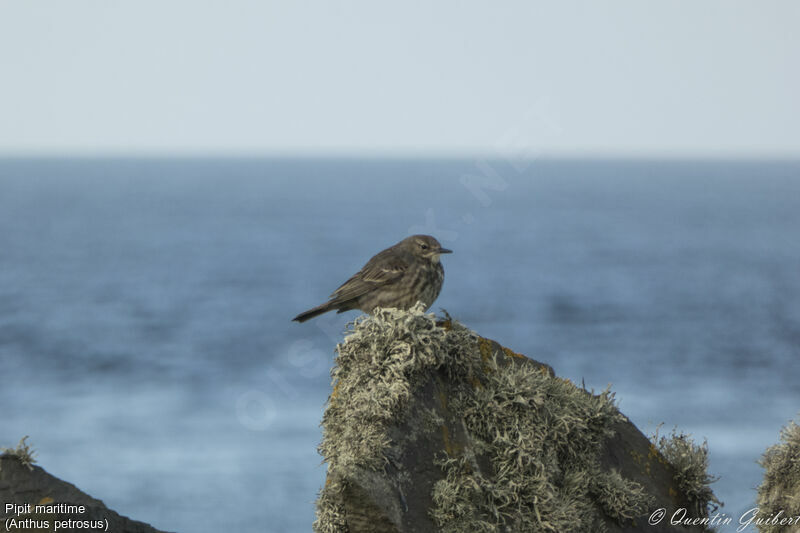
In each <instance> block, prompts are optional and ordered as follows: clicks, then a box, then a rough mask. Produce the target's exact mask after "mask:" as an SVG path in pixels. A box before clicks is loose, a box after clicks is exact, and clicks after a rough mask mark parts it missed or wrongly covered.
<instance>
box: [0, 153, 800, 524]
mask: <svg viewBox="0 0 800 533" xmlns="http://www.w3.org/2000/svg"><path fill="white" fill-rule="evenodd" d="M415 233H426V234H431V235H434V236H435V237H437V238H438V239H439V240H440V241H441V242H442V244H443V245H444V246H445V247H447V248H451V249H453V250H454V253H453V254H452V255H448V256H445V257H444V258H443V264H444V267H445V271H446V280H445V284H444V288H443V290H442V293H441V295H440V297H439V299H438V300H437V301H436V303H435V304H434V307H433V308H432V310H431V311H432V312H436V313H438V314H442V313H443V312H444V311H443V310H446V311H447V312H448V313H449V314H450V315H452V316H453V317H454V318H456V319H457V320H459V321H461V322H462V323H463V324H465V325H466V326H468V327H470V328H472V329H474V330H475V331H476V332H478V333H479V334H480V335H482V336H484V337H489V338H492V339H495V340H497V341H498V342H500V343H501V344H502V345H504V346H507V347H509V348H511V349H513V350H514V351H517V352H521V353H524V354H526V355H527V356H529V357H531V358H534V359H536V360H539V361H543V362H545V363H547V364H549V365H551V366H552V367H553V368H554V369H555V371H556V373H557V374H558V375H559V376H562V377H566V378H569V379H571V380H572V381H573V382H575V383H582V384H584V385H585V386H586V388H588V389H594V390H596V391H601V390H603V389H605V388H606V387H610V388H611V390H612V391H613V392H614V393H615V395H616V400H617V402H618V404H619V407H620V409H621V411H622V412H623V413H624V414H626V415H627V416H628V417H629V418H630V419H631V420H632V421H633V422H634V423H635V424H636V425H637V426H638V427H639V428H640V429H641V430H642V431H643V432H644V433H646V434H652V433H654V432H656V431H658V432H659V434H660V435H667V434H669V433H671V432H672V431H673V429H675V430H676V431H678V432H682V433H688V434H691V435H692V438H693V439H694V440H695V442H697V443H698V444H699V445H703V443H707V446H708V457H709V472H710V473H711V474H712V475H713V476H715V477H717V478H718V480H717V481H716V482H715V483H713V485H712V487H713V488H714V490H715V492H716V495H717V496H718V498H719V499H720V500H722V501H723V502H724V507H721V508H720V509H719V510H718V512H720V513H724V514H725V515H727V516H729V517H732V518H733V519H734V522H736V521H737V520H738V517H739V516H740V515H741V514H742V513H744V512H745V511H747V510H749V509H751V508H753V507H755V506H756V503H755V498H756V488H757V487H758V485H759V483H760V482H761V479H762V476H763V470H762V468H761V466H759V464H758V461H759V458H760V457H761V455H762V454H763V453H764V451H765V450H766V449H767V448H768V447H769V446H771V445H774V444H775V443H777V442H778V441H779V436H780V430H781V427H783V426H784V425H786V424H787V423H788V422H789V421H790V420H792V419H796V417H797V415H798V412H799V411H800V161H791V160H785V161H771V160H700V159H698V160H645V159H639V160H612V159H606V160H585V159H584V160H555V159H545V158H540V159H522V158H520V159H512V158H505V159H504V158H498V159H481V158H475V159H470V158H463V159H442V160H438V159H381V158H363V159H362V158H333V159H326V158H305V159H304V158H297V159H292V158H244V159H235V158H227V159H226V158H220V159H216V158H183V159H182V158H151V159H134V158H132V159H115V158H107V159H104V158H87V159H79V158H77V159H76V158H64V159H59V158H42V159H14V158H6V159H2V160H0V406H1V407H2V409H0V413H2V414H0V446H5V447H13V446H15V445H16V444H17V442H18V441H19V440H20V438H22V437H24V436H26V435H27V436H29V438H28V440H27V442H28V443H29V444H31V445H32V447H33V448H34V449H35V450H36V453H37V455H36V458H37V460H38V464H40V465H41V466H42V467H44V468H45V469H46V470H47V471H48V472H50V473H51V474H53V475H55V476H58V477H59V478H62V479H64V480H67V481H69V482H71V483H73V484H75V485H76V486H77V487H79V488H80V489H81V490H83V491H85V492H87V493H89V494H90V495H92V496H94V497H97V498H99V499H101V500H103V502H105V504H106V505H108V506H109V507H110V508H112V509H114V510H116V511H117V512H119V513H121V514H123V515H126V516H129V517H132V518H134V519H137V520H142V521H145V522H148V523H150V524H152V525H153V526H155V527H156V528H159V529H162V530H166V531H175V532H192V533H204V532H216V531H238V532H241V533H256V532H269V533H271V532H276V533H284V532H308V531H310V530H311V523H312V522H313V520H314V502H315V499H316V497H317V494H318V491H319V490H320V488H321V487H322V486H323V483H324V480H325V468H326V466H325V464H324V462H323V459H322V457H321V456H320V455H319V454H318V453H317V446H318V444H319V442H320V439H321V429H320V421H321V418H322V413H323V410H324V408H325V402H326V400H327V397H328V394H329V393H330V390H331V383H330V369H331V366H332V363H333V357H334V348H335V346H336V344H337V343H338V342H340V341H341V340H342V338H343V334H344V332H345V330H346V326H347V323H348V322H349V321H351V320H353V319H354V318H355V317H356V316H357V313H356V312H349V313H345V314H341V315H336V314H328V315H323V316H321V317H319V318H317V319H314V320H313V321H310V322H307V323H304V324H298V323H294V322H291V318H292V317H294V316H295V315H296V314H298V313H299V312H301V311H304V310H305V309H307V308H309V307H312V306H314V305H317V304H319V303H321V302H323V301H324V300H325V299H326V298H327V297H328V295H329V294H330V293H331V292H332V291H333V290H334V289H335V288H336V287H338V286H339V284H341V283H342V282H343V281H344V280H345V279H347V278H348V277H349V276H350V275H352V274H353V273H355V272H356V271H357V270H358V269H359V268H360V267H361V266H362V265H363V264H364V263H365V262H366V261H367V260H368V259H369V258H370V257H371V256H372V255H373V254H375V253H376V252H378V251H380V250H382V249H383V248H386V247H388V246H390V245H392V244H394V243H395V242H397V241H399V240H401V239H402V238H404V237H406V236H408V235H410V234H415ZM727 527H728V529H725V527H723V528H722V531H728V530H729V531H734V526H727Z"/></svg>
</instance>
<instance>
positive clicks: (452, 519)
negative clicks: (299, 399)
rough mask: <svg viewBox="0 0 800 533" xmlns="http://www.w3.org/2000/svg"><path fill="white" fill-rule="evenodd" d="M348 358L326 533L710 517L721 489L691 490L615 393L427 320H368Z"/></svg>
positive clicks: (333, 435)
mask: <svg viewBox="0 0 800 533" xmlns="http://www.w3.org/2000/svg"><path fill="white" fill-rule="evenodd" d="M337 352H338V355H337V357H336V360H335V366H334V369H333V371H332V377H333V391H332V393H331V396H330V398H329V401H328V405H327V408H326V411H325V414H324V417H323V441H322V443H321V445H320V453H321V454H322V455H323V456H324V457H325V460H326V461H327V463H328V475H327V480H326V484H325V487H324V488H323V489H322V491H321V492H320V496H319V499H318V501H317V520H316V521H315V523H314V530H315V531H316V532H318V533H360V532H374V531H378V532H386V533H389V532H398V533H399V532H403V533H406V532H408V533H410V532H419V533H422V532H425V533H428V532H433V531H441V532H446V533H451V532H452V533H455V532H466V531H469V532H473V531H476V532H477V531H487V532H488V531H493V532H494V531H496V532H501V531H554V532H558V533H567V532H572V531H574V532H586V531H592V532H595V531H598V532H599V531H608V532H636V531H641V532H647V533H666V532H678V531H681V532H685V531H704V529H703V527H702V526H694V527H682V526H673V525H670V517H671V516H672V515H673V513H674V512H675V511H677V510H679V509H681V508H684V509H687V513H686V517H687V518H703V517H708V505H709V504H710V503H711V502H713V501H716V500H715V499H714V498H713V493H711V491H710V489H708V487H707V482H710V481H712V479H711V478H710V477H709V476H708V475H707V474H706V473H705V471H703V472H702V473H697V474H696V475H694V476H688V475H684V476H683V477H681V476H680V475H679V472H678V470H676V468H675V467H674V465H673V464H671V463H670V462H669V461H668V460H667V458H666V457H665V456H664V455H663V454H662V453H661V452H660V451H659V448H658V447H657V446H656V445H654V444H653V443H652V442H650V441H649V440H648V439H647V438H646V437H645V436H644V435H643V434H642V433H641V432H640V431H639V430H638V429H637V428H636V427H635V426H634V425H633V424H632V423H631V422H630V421H629V420H628V419H627V418H626V417H625V416H624V415H622V414H621V413H620V412H619V411H618V410H617V408H616V406H615V405H614V402H613V395H612V394H611V393H610V392H608V391H605V392H603V393H601V394H593V393H591V392H588V391H585V390H583V389H582V388H579V387H577V386H575V385H574V384H572V383H571V382H569V381H568V380H564V379H561V378H558V377H556V376H555V374H554V372H553V369H552V368H550V367H549V366H548V365H546V364H543V363H540V362H537V361H534V360H532V359H529V358H527V357H525V356H523V355H521V354H518V353H515V352H513V351H512V350H510V349H508V348H504V347H503V346H501V345H500V344H498V343H497V342H495V341H492V340H489V339H485V338H483V337H480V336H478V335H477V334H475V333H474V332H472V331H470V330H468V329H466V328H465V327H463V326H461V325H460V324H458V323H457V322H454V321H452V320H449V317H448V320H447V321H444V322H439V323H438V324H437V322H436V321H435V318H434V317H433V315H426V314H424V313H423V311H422V309H421V308H415V309H412V310H410V311H407V312H406V311H397V310H394V309H383V310H378V311H377V312H376V313H375V315H374V316H372V317H362V318H359V319H357V320H356V322H355V323H354V325H353V328H352V330H351V331H350V332H349V334H348V335H347V336H346V338H345V339H344V342H342V343H341V344H340V345H339V346H337ZM667 442H672V441H667ZM662 444H663V443H662ZM662 447H663V446H662ZM688 451H689V452H691V453H694V454H696V455H697V454H699V455H703V454H704V453H705V452H706V450H705V448H701V447H689V448H688ZM699 455H698V457H699ZM704 461H705V455H703V456H702V457H699V458H698V460H697V461H695V462H693V463H692V465H696V464H703V465H704V464H705V462H704ZM693 467H694V466H693ZM697 480H702V483H700V482H698V481H697ZM690 481H691V482H692V483H694V485H691V484H690ZM698 483H700V484H702V485H703V486H702V487H701V486H698ZM709 495H710V496H709ZM698 496H700V497H705V498H707V499H706V500H698ZM659 508H663V509H665V517H664V518H663V520H662V521H661V522H660V523H659V524H655V525H650V524H649V523H648V518H649V517H650V515H651V514H652V513H653V512H654V511H655V510H657V509H659ZM695 513H700V514H699V515H697V514H695Z"/></svg>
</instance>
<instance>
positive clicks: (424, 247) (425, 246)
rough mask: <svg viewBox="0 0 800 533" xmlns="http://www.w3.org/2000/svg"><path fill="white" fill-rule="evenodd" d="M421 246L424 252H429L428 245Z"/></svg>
mask: <svg viewBox="0 0 800 533" xmlns="http://www.w3.org/2000/svg"><path fill="white" fill-rule="evenodd" d="M420 246H421V247H422V249H423V250H427V249H428V245H427V244H420Z"/></svg>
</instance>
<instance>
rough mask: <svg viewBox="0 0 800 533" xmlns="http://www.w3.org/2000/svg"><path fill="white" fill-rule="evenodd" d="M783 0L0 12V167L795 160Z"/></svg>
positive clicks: (187, 1) (4, 1) (134, 4)
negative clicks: (244, 161)
mask: <svg viewBox="0 0 800 533" xmlns="http://www.w3.org/2000/svg"><path fill="white" fill-rule="evenodd" d="M798 27H800V2H796V1H795V0H787V1H778V0H774V1H770V0H758V1H747V2H743V1H738V0H705V1H703V2H698V1H697V0H669V1H661V2H653V1H649V2H645V1H642V0H630V1H628V0H626V1H621V0H607V1H603V2H593V1H588V0H586V1H573V0H553V1H548V2H543V1H534V0H527V1H511V0H510V1H500V2H489V1H483V2H474V1H450V0H436V1H433V2H431V1H425V2H421V1H419V2H418V1H410V0H406V1H403V2H384V1H376V0H365V1H334V2H331V1H283V2H271V1H266V0H254V1H245V0H228V1H213V2H211V1H206V0H169V1H163V0H159V1H154V0H92V1H88V0H69V1H64V0H41V1H37V2H26V1H22V0H17V1H12V0H0V155H6V156H18V155H23V156H37V155H82V156H87V155H88V156H93V155H100V156H102V155H173V154H178V155H267V156H269V155H283V156H285V155H289V156H296V155H301V156H302V155H344V156H352V155H356V156H360V155H365V156H370V155H390V156H391V155H394V156H397V155H410V156H453V155H455V156H458V155H475V154H500V155H502V154H504V153H510V152H514V153H515V154H517V155H520V154H522V155H530V156H532V157H534V156H540V155H551V156H557V157H560V156H578V157H585V156H609V157H617V156H628V157H639V156H642V157H649V156H660V157H680V156H715V157H716V156H720V157H800V98H798V95H800V34H799V33H798V31H797V28H798Z"/></svg>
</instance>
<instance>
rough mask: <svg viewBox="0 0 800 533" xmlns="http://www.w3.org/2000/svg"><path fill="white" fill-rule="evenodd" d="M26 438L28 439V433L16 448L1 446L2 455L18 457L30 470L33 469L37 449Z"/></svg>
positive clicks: (0, 452) (0, 453)
mask: <svg viewBox="0 0 800 533" xmlns="http://www.w3.org/2000/svg"><path fill="white" fill-rule="evenodd" d="M26 440H28V435H25V436H24V437H22V438H21V439H20V441H19V443H18V444H17V447H16V448H0V455H4V456H11V457H16V458H17V459H18V460H19V462H20V463H22V464H23V465H25V466H26V467H28V470H33V463H35V462H36V459H35V457H34V456H35V455H36V451H35V450H34V449H33V448H31V447H30V445H29V444H28V443H27V442H25V441H26Z"/></svg>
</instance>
